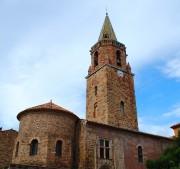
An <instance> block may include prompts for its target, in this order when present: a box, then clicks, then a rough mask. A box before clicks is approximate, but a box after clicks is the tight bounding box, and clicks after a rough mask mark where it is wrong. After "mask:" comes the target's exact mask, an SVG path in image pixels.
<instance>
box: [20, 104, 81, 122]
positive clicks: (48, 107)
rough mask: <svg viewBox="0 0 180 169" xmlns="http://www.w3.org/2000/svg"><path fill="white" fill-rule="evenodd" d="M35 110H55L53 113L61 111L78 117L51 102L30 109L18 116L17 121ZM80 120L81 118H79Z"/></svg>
mask: <svg viewBox="0 0 180 169" xmlns="http://www.w3.org/2000/svg"><path fill="white" fill-rule="evenodd" d="M35 110H40V111H41V110H53V111H59V112H65V113H68V114H69V115H73V116H75V117H77V116H76V115H75V114H74V113H73V112H71V111H69V110H66V109H64V108H63V107H60V106H58V105H56V104H54V103H53V102H51V101H50V102H49V103H45V104H42V105H38V106H35V107H31V108H28V109H25V110H23V111H21V112H20V113H19V114H18V115H17V119H18V120H19V118H20V116H21V115H22V114H23V113H25V112H33V111H35ZM77 118H79V117H77Z"/></svg>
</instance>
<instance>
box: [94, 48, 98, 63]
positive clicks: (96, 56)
mask: <svg viewBox="0 0 180 169" xmlns="http://www.w3.org/2000/svg"><path fill="white" fill-rule="evenodd" d="M97 65H98V51H96V52H95V53H94V66H97Z"/></svg>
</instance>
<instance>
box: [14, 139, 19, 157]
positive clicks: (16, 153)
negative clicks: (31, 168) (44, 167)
mask: <svg viewBox="0 0 180 169" xmlns="http://www.w3.org/2000/svg"><path fill="white" fill-rule="evenodd" d="M18 151H19V142H17V144H16V152H15V157H17V156H18Z"/></svg>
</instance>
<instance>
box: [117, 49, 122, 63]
mask: <svg viewBox="0 0 180 169" xmlns="http://www.w3.org/2000/svg"><path fill="white" fill-rule="evenodd" d="M116 64H117V66H122V63H121V52H120V50H117V51H116Z"/></svg>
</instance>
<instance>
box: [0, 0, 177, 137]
mask: <svg viewBox="0 0 180 169" xmlns="http://www.w3.org/2000/svg"><path fill="white" fill-rule="evenodd" d="M106 6H107V8H108V13H109V17H110V20H111V23H112V25H113V28H114V31H115V33H116V37H117V39H118V41H119V42H122V43H124V44H125V45H126V47H127V54H128V58H127V59H128V61H129V62H130V64H131V67H132V71H133V72H134V73H135V88H136V99H137V100H136V102H137V111H138V120H139V128H140V130H141V131H144V132H149V133H154V134H159V135H164V136H171V135H173V131H172V130H171V129H170V128H169V127H170V126H171V125H173V124H175V123H178V122H180V97H179V96H180V10H179V7H180V1H179V0H173V1H170V0H146V1H144V0H134V1H132V0H131V1H130V0H113V1H110V0H109V1H108V0H106V1H104V0H98V1H95V0H91V1H83V0H77V1H70V0H68V1H64V2H63V1H59V0H29V1H24V0H16V1H15V0H0V71H1V74H0V127H1V126H2V127H3V129H4V130H5V129H9V128H14V129H16V130H18V125H19V122H18V120H17V119H16V115H17V114H18V113H19V112H20V111H22V110H24V109H26V108H29V107H32V106H36V105H39V104H43V103H47V102H49V101H50V100H51V99H52V101H53V102H54V103H55V104H58V105H60V106H62V107H64V108H66V109H69V110H71V111H73V112H74V113H75V114H76V115H78V116H79V117H80V118H85V104H86V103H85V95H86V93H85V92H86V81H85V78H84V77H85V76H86V75H87V70H88V68H89V65H90V53H89V50H90V48H91V46H93V45H94V44H95V43H96V42H97V40H98V36H99V33H100V30H101V27H102V24H103V21H104V18H105V12H106Z"/></svg>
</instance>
